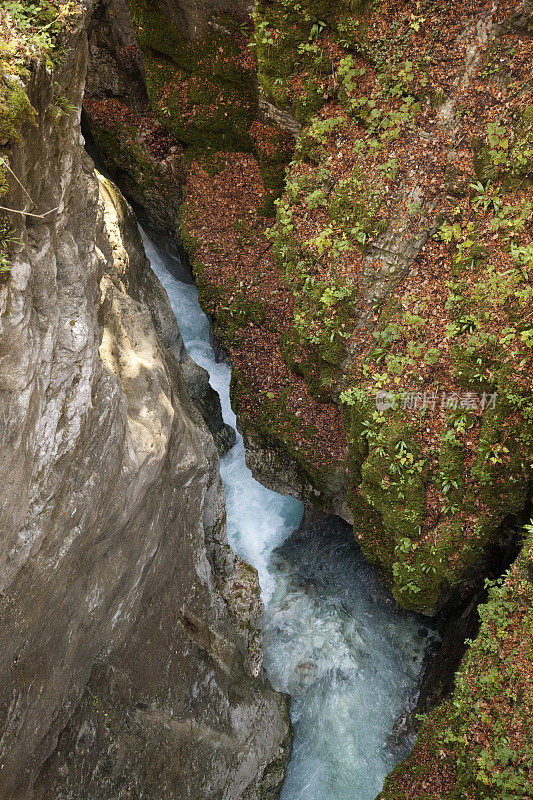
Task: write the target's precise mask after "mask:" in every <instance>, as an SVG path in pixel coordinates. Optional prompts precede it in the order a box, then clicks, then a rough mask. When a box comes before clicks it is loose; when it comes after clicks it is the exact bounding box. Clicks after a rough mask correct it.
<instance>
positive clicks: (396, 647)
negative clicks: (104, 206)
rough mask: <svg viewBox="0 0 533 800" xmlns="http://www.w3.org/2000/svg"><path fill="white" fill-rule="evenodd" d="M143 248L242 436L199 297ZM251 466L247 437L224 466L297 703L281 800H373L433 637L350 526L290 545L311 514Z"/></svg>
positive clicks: (274, 663) (272, 656)
mask: <svg viewBox="0 0 533 800" xmlns="http://www.w3.org/2000/svg"><path fill="white" fill-rule="evenodd" d="M143 239H144V243H145V247H146V253H147V255H148V257H149V259H150V262H151V265H152V269H153V270H154V272H155V274H156V275H157V277H158V278H159V280H160V281H161V283H162V284H163V286H164V287H165V289H166V291H167V294H168V296H169V299H170V303H171V305H172V309H173V311H174V313H175V315H176V319H177V321H178V325H179V328H180V331H181V334H182V336H183V340H184V342H185V346H186V347H187V350H188V351H189V354H190V355H191V357H192V358H193V359H194V360H195V361H196V362H197V363H198V364H200V365H201V366H202V367H204V368H205V369H206V370H207V371H208V372H209V375H210V381H211V385H212V386H213V388H214V389H215V390H216V391H217V392H218V394H219V396H220V400H221V403H222V412H223V416H224V420H225V422H227V423H229V424H230V425H233V427H235V422H236V420H235V415H234V413H233V411H232V409H231V405H230V399H229V383H230V377H231V370H230V367H229V366H228V365H227V364H225V363H217V362H216V359H215V354H214V352H213V349H212V347H211V344H210V336H209V333H210V332H209V322H208V320H207V317H206V316H205V314H204V313H203V312H202V310H201V308H200V306H199V304H198V296H197V290H196V287H195V286H193V285H190V284H187V283H182V282H180V281H179V280H177V279H176V278H175V277H174V276H173V275H172V274H171V273H170V272H169V271H168V270H167V269H166V266H165V259H164V257H163V256H162V255H161V253H160V251H159V250H158V249H157V248H156V247H155V245H154V244H153V243H152V242H151V240H150V239H149V238H148V237H147V236H146V235H145V234H143ZM244 456H245V453H244V446H243V442H242V438H241V437H240V436H239V435H237V443H236V445H235V447H233V449H232V450H231V451H230V452H229V453H228V454H227V455H226V456H225V457H224V458H223V459H222V460H221V474H222V479H223V481H224V486H225V490H226V504H227V518H228V538H229V541H230V544H231V546H232V547H233V549H234V550H235V551H236V552H237V553H238V554H239V555H241V556H242V557H243V558H245V559H246V560H247V561H249V562H250V563H251V564H253V566H254V567H255V568H256V569H257V571H258V574H259V581H260V584H261V593H262V597H263V600H264V602H265V615H264V625H263V628H264V663H265V668H266V670H267V673H268V676H269V678H270V680H271V682H272V684H273V685H274V687H275V688H276V689H278V690H280V691H284V692H288V693H289V694H291V696H292V708H291V716H292V721H293V725H294V730H295V740H294V749H293V755H292V759H291V763H290V765H289V769H288V772H287V778H286V780H285V785H284V788H283V792H282V800H304V799H305V800H373V798H374V797H375V796H376V795H377V794H378V792H379V791H380V789H381V787H382V784H383V779H384V777H385V775H386V774H387V772H389V771H390V769H391V768H392V767H393V766H394V763H395V760H397V758H398V753H397V752H396V756H393V755H392V753H391V752H390V751H389V750H388V748H387V740H388V738H389V736H390V734H391V731H392V729H393V726H394V722H395V719H396V717H397V715H398V714H399V712H400V710H401V708H402V705H403V704H404V702H405V701H406V699H407V697H408V696H409V694H410V693H411V692H412V691H413V689H414V688H415V686H416V683H417V680H418V677H419V675H420V670H421V666H422V661H423V657H424V652H425V647H426V644H427V641H428V639H427V631H426V630H421V628H420V621H419V620H418V619H417V618H416V617H414V616H412V615H407V614H400V613H398V612H397V611H396V610H395V608H394V606H393V604H391V603H390V601H389V599H388V597H387V595H386V593H385V592H384V591H383V590H382V589H381V587H380V585H379V582H378V581H377V579H376V577H375V575H374V573H373V571H372V570H371V569H370V567H368V565H367V564H366V563H365V561H364V559H363V558H362V557H361V554H360V552H359V550H358V548H357V547H356V546H355V544H354V542H353V539H352V537H351V536H350V535H349V534H348V533H347V531H346V530H345V529H344V527H343V525H342V524H339V525H337V528H336V529H331V528H328V530H325V529H321V528H320V526H316V525H315V526H314V529H313V526H311V528H312V529H311V530H310V531H309V532H308V534H307V535H298V536H291V534H292V533H293V532H294V531H295V530H296V529H297V528H298V526H299V525H300V522H301V518H302V513H303V508H302V505H301V503H299V502H298V501H297V500H294V499H293V498H291V497H283V496H281V495H278V494H276V493H275V492H271V491H269V490H268V489H266V488H265V487H264V486H261V484H259V483H258V482H257V481H256V480H254V478H253V477H252V474H251V472H250V470H249V469H248V467H247V466H246V463H245V458H244ZM289 537H290V538H289Z"/></svg>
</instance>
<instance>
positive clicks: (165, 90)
mask: <svg viewBox="0 0 533 800" xmlns="http://www.w3.org/2000/svg"><path fill="white" fill-rule="evenodd" d="M130 6H131V9H132V18H133V20H134V23H135V25H136V30H137V36H138V41H139V45H140V47H141V49H142V50H143V53H144V57H145V65H146V81H147V87H148V93H149V96H150V100H151V103H152V107H153V109H154V111H155V112H156V114H157V115H158V117H159V119H160V121H161V123H162V124H163V125H164V126H165V127H166V128H167V129H168V130H169V131H170V132H171V133H172V135H173V136H175V137H176V138H177V139H179V140H180V141H181V142H183V143H184V144H186V145H188V146H189V147H191V148H193V150H194V151H195V152H197V153H202V152H203V151H205V150H208V149H243V148H244V149H246V150H249V149H251V148H252V142H251V139H250V135H249V129H250V126H251V124H252V122H253V120H254V118H255V116H256V114H257V98H256V93H255V91H254V80H253V78H254V76H253V68H252V64H251V63H248V62H246V61H244V60H243V53H242V50H243V47H245V41H244V33H243V31H242V30H241V25H240V23H239V21H238V20H237V19H236V18H234V17H232V16H231V15H229V14H222V15H218V16H217V18H216V19H215V20H213V25H212V28H213V29H214V33H213V34H212V35H210V36H208V37H207V38H205V39H204V40H203V41H201V42H195V43H193V42H190V41H188V40H187V39H185V38H184V37H183V36H181V34H180V33H179V32H178V31H177V30H175V29H173V28H172V25H171V24H170V22H169V19H168V18H167V17H165V16H164V15H163V14H161V13H159V12H158V11H157V10H155V9H154V8H153V7H152V3H149V2H147V0H131V2H130ZM215 23H216V24H215Z"/></svg>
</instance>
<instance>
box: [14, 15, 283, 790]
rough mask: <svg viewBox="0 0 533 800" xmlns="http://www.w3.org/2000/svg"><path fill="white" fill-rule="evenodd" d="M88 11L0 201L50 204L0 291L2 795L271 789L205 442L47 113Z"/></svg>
mask: <svg viewBox="0 0 533 800" xmlns="http://www.w3.org/2000/svg"><path fill="white" fill-rule="evenodd" d="M89 11H90V9H86V11H85V14H88V13H89ZM84 23H85V20H84V18H83V16H82V17H80V18H79V19H78V21H77V24H76V27H75V29H74V30H72V31H71V32H70V33H69V39H68V41H67V42H66V43H65V47H64V54H63V58H62V60H61V62H60V66H58V67H56V69H55V70H54V72H53V74H51V73H50V72H48V71H47V70H46V69H45V68H44V65H43V66H42V67H41V68H39V69H35V70H33V71H32V72H31V75H30V78H29V80H28V82H27V86H26V90H27V93H28V96H29V99H30V102H31V103H32V105H33V107H34V108H35V110H36V112H37V114H36V120H37V123H36V124H37V127H36V128H31V127H30V126H29V125H27V126H26V127H24V128H23V129H22V130H21V141H20V142H19V143H15V142H13V143H12V145H11V147H10V148H9V149H8V150H7V151H6V150H4V151H3V155H4V156H7V157H8V159H9V166H10V169H11V170H12V171H13V173H14V174H16V176H17V178H18V180H19V181H20V182H21V184H23V185H24V187H25V189H24V190H23V189H22V188H21V186H20V185H19V184H17V183H16V182H15V181H14V180H11V181H10V186H11V189H10V191H9V193H8V194H7V195H5V196H4V197H3V199H2V205H5V206H8V207H10V208H18V209H20V208H25V203H26V192H27V194H28V195H29V196H31V198H32V200H33V205H32V207H31V213H33V214H35V215H41V214H44V212H48V211H49V210H50V209H55V210H54V211H50V213H47V214H46V216H44V217H43V218H38V217H37V216H36V217H30V216H27V217H23V216H18V215H12V217H10V219H9V223H10V224H11V225H12V226H13V227H15V226H16V227H17V235H18V238H19V240H20V245H19V246H18V248H17V252H16V253H15V254H14V260H13V266H12V274H11V277H10V279H9V281H8V282H6V283H4V284H2V285H1V286H0V325H1V340H0V406H1V415H2V421H3V425H2V429H1V436H2V452H3V459H2V466H1V468H0V469H1V477H0V499H1V505H0V509H1V510H0V514H1V530H2V548H1V551H0V577H1V595H0V608H1V611H0V614H1V619H2V626H1V633H0V642H1V656H0V675H1V677H0V785H1V787H2V791H1V796H2V800H8V799H9V798H15V797H16V798H17V800H20V799H21V798H25V797H30V796H32V795H33V796H37V797H43V798H44V797H46V798H47V799H49V798H54V797H56V798H59V797H61V798H66V797H71V798H74V797H76V798H86V797H91V798H104V797H105V798H114V799H115V798H119V797H132V796H141V795H142V796H143V797H145V798H151V797H153V798H156V797H157V798H158V800H160V798H170V797H173V798H175V797H191V798H198V799H200V798H214V797H224V798H256V797H259V794H260V792H262V793H263V796H270V794H269V792H270V791H272V792H274V791H275V787H276V786H277V785H278V784H279V782H280V780H281V777H282V774H283V765H284V762H285V759H286V756H287V752H288V742H289V734H288V731H289V726H288V718H287V710H286V704H285V700H284V698H282V697H281V696H279V695H277V694H276V693H274V692H273V691H272V689H271V688H270V687H269V686H268V685H267V683H266V681H265V679H264V677H263V674H262V672H261V659H260V651H261V642H260V632H259V615H260V610H261V605H260V599H259V597H258V587H257V579H256V575H255V573H254V571H253V570H251V568H248V567H247V566H246V565H245V564H243V563H242V562H240V561H239V560H238V559H236V557H235V556H234V555H233V554H232V553H231V550H230V548H229V546H228V544H227V541H226V536H225V520H224V497H223V491H222V485H221V481H220V476H219V472H218V457H217V453H216V449H215V446H214V443H213V439H212V437H211V435H210V434H209V432H208V431H207V428H206V427H205V425H204V423H203V421H202V419H201V417H200V414H199V413H198V412H197V410H196V408H195V407H194V406H193V404H192V403H191V400H190V397H189V392H188V388H187V386H186V382H185V380H184V376H183V370H182V369H181V367H180V365H179V363H178V360H177V359H176V358H175V355H174V354H173V352H172V350H173V349H174V348H173V347H172V342H174V344H175V345H176V346H178V347H179V337H178V334H177V329H176V328H175V326H174V324H173V322H172V320H171V319H170V317H169V316H168V314H167V312H166V306H165V299H164V297H163V294H162V290H161V288H160V287H159V286H158V284H157V281H156V280H155V279H154V278H152V277H148V275H149V273H146V260H145V257H144V253H143V250H142V244H141V241H140V236H139V234H138V231H137V227H136V223H135V219H134V217H133V216H132V214H131V211H130V210H129V208H128V207H127V205H126V204H125V202H124V201H123V200H122V198H121V197H120V195H119V194H118V192H117V191H116V190H115V189H114V187H113V186H112V185H111V184H109V183H107V182H105V181H104V182H103V183H102V185H101V187H100V191H99V188H98V183H97V180H96V177H95V175H94V172H93V168H92V163H91V162H90V160H89V159H88V157H87V156H85V154H84V152H83V147H82V145H83V142H82V140H81V137H80V132H79V118H78V115H77V114H73V113H64V114H60V115H58V114H57V113H52V112H53V110H54V101H55V99H56V97H55V96H54V91H55V92H56V94H60V95H61V97H62V98H64V99H66V101H68V104H69V106H75V107H77V108H79V106H80V104H81V98H82V93H83V84H84V76H85V68H86V63H87V42H86V35H85V30H84ZM165 314H166V316H165Z"/></svg>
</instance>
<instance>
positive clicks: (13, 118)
mask: <svg viewBox="0 0 533 800" xmlns="http://www.w3.org/2000/svg"><path fill="white" fill-rule="evenodd" d="M26 124H30V125H34V124H35V110H34V109H33V108H32V106H31V103H30V101H29V99H28V95H27V94H26V91H25V90H24V87H23V85H22V83H21V82H20V80H19V79H18V78H17V77H14V76H13V77H7V76H3V77H0V142H7V143H9V144H13V143H16V142H20V141H21V130H22V127H23V125H26Z"/></svg>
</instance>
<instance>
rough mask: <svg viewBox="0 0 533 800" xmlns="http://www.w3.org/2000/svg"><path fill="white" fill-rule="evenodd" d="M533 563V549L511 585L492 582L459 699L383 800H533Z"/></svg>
mask: <svg viewBox="0 0 533 800" xmlns="http://www.w3.org/2000/svg"><path fill="white" fill-rule="evenodd" d="M529 527H530V528H531V526H529ZM532 563H533V551H532V548H531V544H526V545H525V547H524V550H523V552H522V554H521V556H520V557H519V559H518V561H517V563H516V564H515V565H514V566H513V568H512V569H511V571H510V573H509V575H508V576H507V577H506V579H505V580H503V581H497V582H495V583H492V585H491V588H490V592H489V598H488V602H487V603H486V604H485V605H483V606H481V607H480V608H479V613H480V617H481V620H482V625H481V629H480V631H479V634H478V636H477V637H476V639H475V640H474V641H473V642H470V647H469V650H468V652H467V654H466V656H465V658H464V660H463V663H462V664H461V668H460V670H459V672H458V673H457V676H456V680H455V687H454V691H453V695H452V697H451V698H450V699H448V700H446V701H445V702H444V703H443V704H442V705H441V706H439V707H438V708H437V709H436V710H435V711H433V712H432V713H431V714H430V716H429V717H428V718H427V719H426V720H425V721H424V723H423V725H422V728H421V731H420V733H419V735H418V739H417V742H416V744H415V747H414V748H413V750H412V752H411V754H410V755H409V756H408V757H407V758H406V759H405V761H403V762H402V763H400V764H399V765H398V766H397V767H396V768H395V769H394V770H393V772H392V773H391V774H390V775H389V776H388V778H387V779H386V781H385V786H384V789H383V792H382V793H381V794H380V795H379V798H378V800H407V798H417V800H430V799H431V800H433V798H435V797H439V799H440V800H463V798H465V797H468V798H473V799H475V800H496V798H498V800H518V798H520V799H521V798H526V797H531V796H532V794H533V782H532V780H531V768H532V767H533V743H532V740H531V736H530V733H531V731H530V728H531V724H530V723H531V720H530V713H529V711H530V704H531V701H532V696H531V667H532V664H533V647H532V642H533V613H532V609H533V584H532V582H531V564H532Z"/></svg>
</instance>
